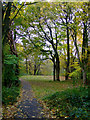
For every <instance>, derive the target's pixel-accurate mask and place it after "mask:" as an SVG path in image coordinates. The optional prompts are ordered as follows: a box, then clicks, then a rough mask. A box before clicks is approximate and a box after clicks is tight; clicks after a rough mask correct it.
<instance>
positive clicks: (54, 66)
mask: <svg viewBox="0 0 90 120" xmlns="http://www.w3.org/2000/svg"><path fill="white" fill-rule="evenodd" d="M55 68H56V65H55V59H54V61H53V81H55Z"/></svg>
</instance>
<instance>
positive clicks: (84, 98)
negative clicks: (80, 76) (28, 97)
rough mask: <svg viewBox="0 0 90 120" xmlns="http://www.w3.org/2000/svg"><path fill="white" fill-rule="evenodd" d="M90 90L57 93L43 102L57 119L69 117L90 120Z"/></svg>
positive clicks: (71, 90) (77, 89)
mask: <svg viewBox="0 0 90 120" xmlns="http://www.w3.org/2000/svg"><path fill="white" fill-rule="evenodd" d="M88 90H90V89H89V88H84V87H79V88H73V89H68V90H65V91H62V92H56V93H55V94H53V95H49V96H47V97H45V98H44V99H43V100H44V101H45V102H46V103H47V105H48V106H49V109H50V110H51V111H52V110H53V111H54V114H55V115H56V116H57V117H62V116H64V117H65V116H68V117H67V118H69V119H80V120H82V119H88V117H89V105H90V101H89V96H88Z"/></svg>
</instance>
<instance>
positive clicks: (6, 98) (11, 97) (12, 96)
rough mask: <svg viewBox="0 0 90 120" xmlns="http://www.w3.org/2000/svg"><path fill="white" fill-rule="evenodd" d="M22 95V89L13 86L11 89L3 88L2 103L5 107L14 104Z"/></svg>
mask: <svg viewBox="0 0 90 120" xmlns="http://www.w3.org/2000/svg"><path fill="white" fill-rule="evenodd" d="M19 93H20V87H15V86H12V87H11V88H8V87H5V86H3V87H2V103H3V104H4V105H8V104H13V103H14V102H16V101H17V96H18V95H19Z"/></svg>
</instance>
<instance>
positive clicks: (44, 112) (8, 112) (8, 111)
mask: <svg viewBox="0 0 90 120" xmlns="http://www.w3.org/2000/svg"><path fill="white" fill-rule="evenodd" d="M52 78H53V77H52V76H29V75H27V76H22V77H21V79H20V80H21V84H22V88H21V93H20V97H19V98H18V101H17V102H16V103H15V104H14V105H9V106H6V107H4V108H3V113H4V118H13V120H17V118H24V119H25V118H36V119H37V118H55V117H56V116H53V115H51V113H50V111H49V108H48V107H47V106H46V105H45V103H44V102H43V100H42V99H43V98H44V97H45V96H47V95H49V94H53V93H55V92H57V91H63V90H65V89H67V88H73V82H72V81H71V80H68V81H64V77H60V78H61V82H58V81H55V82H53V81H52ZM77 84H78V83H77ZM78 85H79V84H78Z"/></svg>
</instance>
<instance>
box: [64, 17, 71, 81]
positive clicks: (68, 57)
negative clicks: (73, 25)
mask: <svg viewBox="0 0 90 120" xmlns="http://www.w3.org/2000/svg"><path fill="white" fill-rule="evenodd" d="M67 18H68V16H67V17H66V25H67V68H66V76H65V79H66V80H67V79H68V76H69V61H70V52H69V28H68V21H67Z"/></svg>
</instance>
